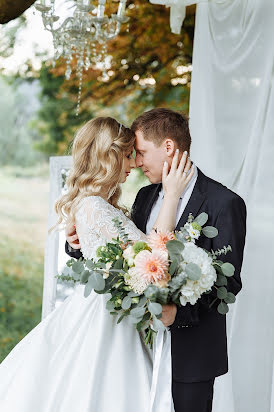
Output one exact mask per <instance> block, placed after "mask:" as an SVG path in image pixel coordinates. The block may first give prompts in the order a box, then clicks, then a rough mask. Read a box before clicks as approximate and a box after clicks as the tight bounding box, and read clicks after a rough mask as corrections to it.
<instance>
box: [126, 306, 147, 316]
mask: <svg viewBox="0 0 274 412" xmlns="http://www.w3.org/2000/svg"><path fill="white" fill-rule="evenodd" d="M145 311H146V310H145V308H138V307H137V308H134V309H131V311H130V315H131V316H134V317H135V318H141V317H143V316H144V314H145Z"/></svg>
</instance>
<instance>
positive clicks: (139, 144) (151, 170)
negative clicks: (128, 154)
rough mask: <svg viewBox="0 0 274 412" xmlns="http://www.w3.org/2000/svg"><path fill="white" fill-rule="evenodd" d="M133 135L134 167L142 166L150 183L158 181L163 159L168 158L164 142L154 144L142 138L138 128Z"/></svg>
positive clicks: (160, 177)
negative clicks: (158, 145) (158, 144)
mask: <svg viewBox="0 0 274 412" xmlns="http://www.w3.org/2000/svg"><path fill="white" fill-rule="evenodd" d="M135 136H136V140H135V151H136V159H135V161H136V167H141V168H142V170H143V172H144V174H145V175H146V176H147V178H148V179H149V180H150V182H151V183H160V182H161V181H162V170H163V164H164V161H165V160H167V161H168V160H169V159H168V157H169V156H168V155H167V151H166V148H165V146H164V144H163V145H161V146H160V147H157V146H155V144H154V143H153V142H152V141H150V140H145V139H144V135H143V132H141V131H140V130H136V132H135Z"/></svg>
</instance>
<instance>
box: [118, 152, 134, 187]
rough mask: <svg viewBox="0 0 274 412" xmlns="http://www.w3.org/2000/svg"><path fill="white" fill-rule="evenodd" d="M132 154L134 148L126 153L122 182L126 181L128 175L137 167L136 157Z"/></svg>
mask: <svg viewBox="0 0 274 412" xmlns="http://www.w3.org/2000/svg"><path fill="white" fill-rule="evenodd" d="M132 154H133V149H131V150H130V151H129V152H126V153H125V155H124V164H123V174H122V178H121V182H120V183H124V182H125V181H126V179H127V177H128V175H129V174H130V171H131V169H134V168H135V167H136V163H135V159H134V158H133V156H132Z"/></svg>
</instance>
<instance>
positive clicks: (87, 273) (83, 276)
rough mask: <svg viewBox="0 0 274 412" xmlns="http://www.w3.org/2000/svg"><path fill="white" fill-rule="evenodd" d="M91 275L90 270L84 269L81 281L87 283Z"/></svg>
mask: <svg viewBox="0 0 274 412" xmlns="http://www.w3.org/2000/svg"><path fill="white" fill-rule="evenodd" d="M89 276H90V271H89V270H83V272H82V273H81V278H80V283H86V282H87V281H88V278H89Z"/></svg>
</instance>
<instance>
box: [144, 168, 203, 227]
mask: <svg viewBox="0 0 274 412" xmlns="http://www.w3.org/2000/svg"><path fill="white" fill-rule="evenodd" d="M193 166H194V175H193V176H192V179H191V180H190V182H189V183H188V185H187V187H186V188H185V190H184V191H183V193H182V194H181V197H180V200H179V203H178V207H177V212H176V226H177V224H178V222H179V220H180V218H181V216H182V214H183V213H184V210H185V207H186V205H187V203H188V201H189V199H190V196H191V194H192V192H193V189H194V186H195V183H196V180H197V177H198V171H197V167H196V165H195V164H194V163H193ZM163 198H164V189H163V187H162V189H161V190H160V192H159V196H158V199H157V200H156V202H155V203H154V205H153V206H152V209H151V212H150V215H149V218H148V221H147V226H146V233H147V234H148V233H149V232H150V231H151V229H152V228H153V225H154V223H155V222H156V219H157V217H158V214H159V212H160V209H161V206H162V202H163Z"/></svg>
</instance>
